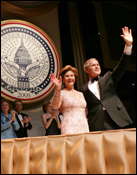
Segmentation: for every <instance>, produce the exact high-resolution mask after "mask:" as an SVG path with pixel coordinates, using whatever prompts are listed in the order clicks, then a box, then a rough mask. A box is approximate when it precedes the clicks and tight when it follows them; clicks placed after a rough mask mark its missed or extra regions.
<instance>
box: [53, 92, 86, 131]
mask: <svg viewBox="0 0 137 175" xmlns="http://www.w3.org/2000/svg"><path fill="white" fill-rule="evenodd" d="M52 106H53V108H55V109H58V108H61V111H62V113H63V120H62V122H61V134H77V133H85V132H89V127H88V122H87V118H86V113H85V108H86V101H85V98H84V96H83V93H82V92H79V91H76V90H72V91H65V90H61V91H57V90H55V93H54V96H53V98H52Z"/></svg>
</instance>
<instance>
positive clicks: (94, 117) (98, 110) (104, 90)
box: [80, 27, 133, 131]
mask: <svg viewBox="0 0 137 175" xmlns="http://www.w3.org/2000/svg"><path fill="white" fill-rule="evenodd" d="M122 32H123V35H121V37H122V38H123V39H124V41H125V49H124V52H123V54H122V57H121V59H120V61H119V63H118V64H117V66H116V67H115V68H114V69H113V71H112V72H107V73H106V74H104V76H102V77H101V76H100V74H101V68H100V65H99V63H98V61H97V60H96V59H95V58H91V59H89V60H87V61H86V62H85V64H84V70H85V72H86V73H87V74H88V75H89V78H90V79H89V82H87V83H86V84H84V85H83V86H82V87H81V88H80V91H81V92H83V94H84V96H85V99H86V102H87V107H88V123H89V129H90V131H102V130H113V129H121V128H125V127H128V125H130V124H132V123H133V122H132V120H131V118H130V117H129V115H128V113H127V111H126V108H125V107H124V105H123V104H122V102H121V100H120V99H119V97H118V96H117V93H116V90H115V86H116V84H117V82H118V81H119V79H120V78H121V76H122V75H123V74H124V72H125V70H126V65H128V63H129V59H130V55H131V51H132V43H133V37H132V31H131V29H128V27H124V28H123V29H122Z"/></svg>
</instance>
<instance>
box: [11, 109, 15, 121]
mask: <svg viewBox="0 0 137 175" xmlns="http://www.w3.org/2000/svg"><path fill="white" fill-rule="evenodd" d="M11 114H12V117H11V120H12V121H15V120H16V117H15V115H16V111H15V110H13V111H12V112H11Z"/></svg>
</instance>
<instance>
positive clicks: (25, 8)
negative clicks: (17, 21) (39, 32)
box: [1, 1, 60, 18]
mask: <svg viewBox="0 0 137 175" xmlns="http://www.w3.org/2000/svg"><path fill="white" fill-rule="evenodd" d="M59 2H60V1H1V15H2V17H3V16H4V15H5V14H9V15H10V16H11V17H15V18H16V17H17V16H19V17H31V16H38V15H41V14H44V13H47V12H49V11H51V10H52V9H54V8H55V7H56V6H57V5H58V4H59Z"/></svg>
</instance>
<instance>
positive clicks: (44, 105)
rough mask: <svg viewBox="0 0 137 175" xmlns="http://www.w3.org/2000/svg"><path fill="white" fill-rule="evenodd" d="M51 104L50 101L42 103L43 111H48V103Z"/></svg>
mask: <svg viewBox="0 0 137 175" xmlns="http://www.w3.org/2000/svg"><path fill="white" fill-rule="evenodd" d="M49 104H51V102H50V101H46V102H45V103H44V104H43V105H42V109H43V112H44V113H46V112H47V107H48V105H49Z"/></svg>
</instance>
